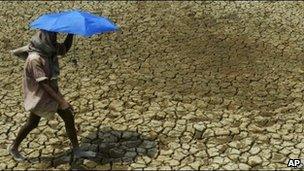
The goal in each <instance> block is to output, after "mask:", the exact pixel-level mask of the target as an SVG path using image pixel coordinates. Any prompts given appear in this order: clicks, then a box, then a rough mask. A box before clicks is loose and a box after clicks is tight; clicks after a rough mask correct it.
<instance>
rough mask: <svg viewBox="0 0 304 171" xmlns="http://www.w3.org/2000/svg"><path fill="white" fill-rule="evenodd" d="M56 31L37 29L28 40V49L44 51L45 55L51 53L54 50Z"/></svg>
mask: <svg viewBox="0 0 304 171" xmlns="http://www.w3.org/2000/svg"><path fill="white" fill-rule="evenodd" d="M56 44H57V33H56V32H51V31H46V30H39V31H38V32H37V33H36V34H35V35H34V36H33V37H32V38H31V42H30V49H31V50H32V51H37V52H40V53H44V54H45V55H52V54H53V53H55V51H56Z"/></svg>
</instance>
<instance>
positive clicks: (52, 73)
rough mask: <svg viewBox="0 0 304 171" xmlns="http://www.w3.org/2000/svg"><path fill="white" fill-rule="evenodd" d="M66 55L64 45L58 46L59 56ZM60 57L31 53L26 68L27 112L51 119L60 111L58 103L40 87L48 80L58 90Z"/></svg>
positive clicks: (24, 83)
mask: <svg viewBox="0 0 304 171" xmlns="http://www.w3.org/2000/svg"><path fill="white" fill-rule="evenodd" d="M65 53H66V50H65V47H64V45H63V44H58V46H57V55H64V54H65ZM58 77H59V65H58V57H57V56H54V57H53V58H48V57H43V56H41V55H40V54H39V53H37V52H29V55H28V57H27V59H26V62H25V66H24V75H23V92H24V107H25V110H26V111H31V112H33V113H34V114H36V115H38V116H40V117H45V118H47V119H50V118H52V117H53V115H54V114H55V113H56V111H57V109H58V103H57V102H56V101H55V100H54V99H53V98H52V97H51V96H50V95H49V94H48V93H47V92H46V91H45V90H44V88H43V87H41V86H40V85H39V82H40V81H44V80H48V81H49V83H50V85H51V86H52V87H53V88H54V90H55V91H59V89H58Z"/></svg>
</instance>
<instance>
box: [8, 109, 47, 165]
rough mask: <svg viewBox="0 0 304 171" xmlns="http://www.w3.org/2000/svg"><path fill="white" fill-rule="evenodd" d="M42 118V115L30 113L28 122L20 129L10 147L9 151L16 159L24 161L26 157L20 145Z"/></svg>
mask: <svg viewBox="0 0 304 171" xmlns="http://www.w3.org/2000/svg"><path fill="white" fill-rule="evenodd" d="M40 118H41V117H40V116H37V115H35V114H33V113H30V116H29V118H28V120H27V122H26V123H25V124H24V125H23V126H22V127H21V129H20V130H19V132H18V135H17V137H16V139H15V141H13V144H12V145H11V146H10V147H9V153H10V154H11V155H12V156H13V157H14V159H15V160H17V161H22V160H24V159H25V158H24V157H23V156H22V155H21V154H20V152H19V150H18V148H19V145H20V144H21V142H22V141H23V140H24V139H25V138H26V136H27V135H28V134H29V133H30V132H31V131H32V130H33V129H34V128H36V127H37V126H38V124H39V121H40Z"/></svg>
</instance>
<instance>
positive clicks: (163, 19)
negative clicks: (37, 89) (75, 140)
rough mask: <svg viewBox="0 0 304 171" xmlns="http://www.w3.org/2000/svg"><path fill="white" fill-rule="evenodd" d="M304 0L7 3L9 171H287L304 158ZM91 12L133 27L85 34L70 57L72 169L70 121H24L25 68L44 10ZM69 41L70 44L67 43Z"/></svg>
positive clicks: (0, 105)
mask: <svg viewBox="0 0 304 171" xmlns="http://www.w3.org/2000/svg"><path fill="white" fill-rule="evenodd" d="M303 7H304V3H303V2H248V1H247V2H239V1H236V2H1V5H0V21H1V22H0V30H1V31H0V34H1V35H0V40H1V41H0V87H1V88H0V137H1V138H0V161H1V163H0V168H1V169H69V168H70V167H71V166H72V168H73V167H80V165H82V166H83V167H86V168H88V169H140V168H144V169H149V170H151V169H228V170H235V169H242V170H244V169H283V168H287V161H288V159H289V158H302V159H303V158H304V149H303V148H304V140H303V138H304V135H303V111H304V106H303V103H304V101H303V90H304V84H303V81H304V77H303V73H304V69H303V63H304V56H303V50H304V49H303V44H304V34H303V30H304V28H303V27H304V25H303V18H304V11H303ZM69 8H81V9H85V10H89V11H93V12H96V13H97V14H100V15H104V16H108V17H109V18H111V19H112V20H113V21H114V22H116V23H118V24H119V25H120V27H121V29H122V31H121V32H117V33H112V34H105V35H100V36H94V37H92V38H81V37H79V38H77V41H76V44H75V46H74V48H75V49H74V50H72V51H71V53H69V55H67V56H66V57H64V58H63V59H62V60H61V61H60V62H61V63H60V65H61V68H62V70H61V80H60V88H61V89H62V92H63V93H64V94H65V96H66V98H67V99H68V100H71V101H72V104H73V106H74V108H75V110H76V116H75V118H76V123H77V129H78V135H79V138H80V141H81V146H82V147H83V148H85V149H90V150H93V151H96V152H97V156H96V158H93V159H84V160H80V161H77V162H74V163H72V164H71V166H70V164H69V161H70V158H69V145H70V144H69V140H68V138H67V137H66V135H65V129H64V124H63V121H62V120H61V119H60V118H59V117H58V116H56V119H55V120H51V121H48V122H47V121H46V120H42V122H41V123H40V125H39V128H38V129H36V130H34V131H33V132H32V133H31V134H30V135H29V136H28V137H27V139H26V140H25V141H24V142H23V143H22V146H21V149H22V153H23V154H24V155H26V156H27V157H28V158H29V161H27V162H23V163H17V162H15V161H14V160H13V159H12V158H11V156H10V155H9V154H8V153H7V151H6V148H7V146H8V145H9V144H10V143H11V141H12V140H13V139H14V138H15V136H16V134H17V132H18V130H19V128H20V127H21V126H22V125H23V124H24V122H25V120H26V116H27V115H28V113H26V112H24V109H23V99H22V88H21V80H22V67H23V61H21V60H19V59H17V58H15V57H13V56H11V55H10V54H9V53H8V51H9V50H11V49H14V48H17V47H20V46H22V45H25V44H26V43H28V40H29V38H30V37H31V36H32V35H33V34H34V31H32V30H29V28H28V23H29V22H30V21H32V20H33V19H35V18H36V17H38V16H39V15H41V14H43V13H45V12H49V11H58V10H63V9H69ZM60 39H61V40H62V37H61V38H60ZM73 52H74V53H73Z"/></svg>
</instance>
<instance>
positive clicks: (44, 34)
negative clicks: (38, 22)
mask: <svg viewBox="0 0 304 171" xmlns="http://www.w3.org/2000/svg"><path fill="white" fill-rule="evenodd" d="M40 32H41V34H39V37H41V38H42V39H44V40H46V41H48V42H49V43H51V44H52V45H53V46H54V45H56V43H57V33H56V32H52V31H47V30H40Z"/></svg>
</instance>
